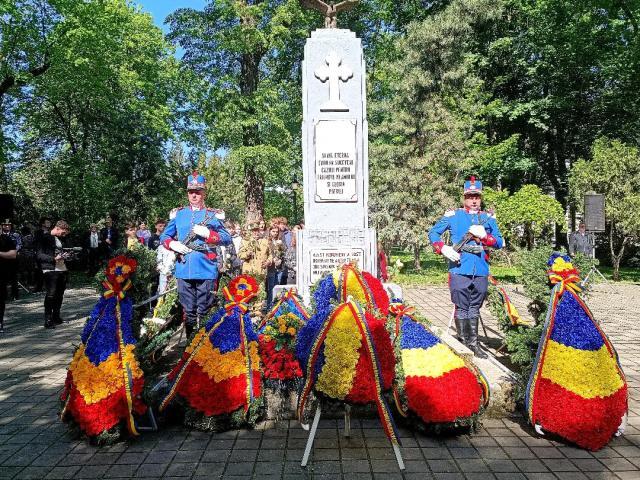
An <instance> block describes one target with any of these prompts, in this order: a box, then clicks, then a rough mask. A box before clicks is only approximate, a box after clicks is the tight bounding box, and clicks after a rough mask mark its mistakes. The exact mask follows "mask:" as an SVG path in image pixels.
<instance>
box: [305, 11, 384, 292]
mask: <svg viewBox="0 0 640 480" xmlns="http://www.w3.org/2000/svg"><path fill="white" fill-rule="evenodd" d="M319 3H323V2H319ZM343 3H344V4H347V3H349V4H350V5H352V4H354V3H356V2H343ZM324 5H325V6H326V4H324ZM340 5H341V4H338V5H337V6H340ZM333 7H336V5H334V6H333ZM334 10H335V9H334ZM327 15H329V13H327ZM332 18H333V19H334V20H335V13H334V16H333V17H332ZM332 22H333V24H335V22H334V21H333V20H332ZM332 22H329V26H330V27H332V25H331V23H332ZM325 23H326V22H325ZM302 72H303V73H302V102H303V123H302V152H303V175H304V218H305V225H306V228H305V230H302V231H299V232H298V238H297V241H298V252H297V255H298V258H297V262H298V272H297V285H296V286H297V288H298V291H299V292H300V294H301V295H302V297H303V298H304V300H305V302H307V303H308V302H309V298H310V287H311V285H313V284H314V283H315V282H316V281H317V280H319V279H320V278H322V277H323V276H324V275H326V274H327V273H329V272H331V271H333V270H334V269H335V268H336V267H338V266H340V265H342V264H344V263H345V262H348V261H356V262H357V264H358V266H359V267H360V268H361V269H363V270H366V271H368V272H371V273H372V274H373V275H375V274H376V272H377V255H376V253H377V250H376V233H375V230H373V229H371V228H369V222H368V195H369V160H368V134H367V114H366V113H367V100H366V77H365V63H364V55H363V50H362V43H361V41H360V39H358V38H357V37H356V35H355V33H354V32H352V31H350V30H343V29H337V28H324V29H319V30H316V31H314V32H312V34H311V38H309V39H308V40H307V43H306V45H305V49H304V61H303V67H302Z"/></svg>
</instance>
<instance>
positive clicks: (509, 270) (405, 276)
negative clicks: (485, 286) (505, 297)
mask: <svg viewBox="0 0 640 480" xmlns="http://www.w3.org/2000/svg"><path fill="white" fill-rule="evenodd" d="M390 257H391V258H390V259H389V265H390V266H391V267H392V266H393V265H394V263H395V261H396V260H397V259H400V260H401V261H402V263H404V267H403V269H402V272H401V273H399V274H397V275H395V276H394V277H393V278H392V279H391V281H392V282H395V283H399V284H400V285H405V286H409V285H443V284H445V283H447V263H446V260H445V259H444V258H443V257H442V256H440V255H436V254H435V253H432V252H423V253H422V255H421V257H420V266H421V267H422V269H421V270H416V269H415V268H414V266H413V254H412V253H410V252H406V251H400V250H393V251H392V254H391V255H390ZM598 268H599V269H600V271H601V272H602V273H603V274H604V276H605V277H606V278H607V280H611V274H612V271H613V269H612V268H611V267H604V266H603V267H598ZM491 273H492V274H493V276H494V277H495V278H496V279H497V280H498V281H499V282H503V283H518V282H520V277H521V275H522V271H521V270H520V268H519V267H518V266H517V265H514V266H509V265H505V264H501V263H497V262H494V263H492V264H491ZM620 277H621V281H622V282H625V283H640V269H637V268H627V267H623V268H621V269H620ZM592 278H593V279H594V281H596V282H598V281H602V280H601V279H600V277H599V276H598V278H595V277H592Z"/></svg>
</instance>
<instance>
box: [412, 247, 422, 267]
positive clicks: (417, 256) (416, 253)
mask: <svg viewBox="0 0 640 480" xmlns="http://www.w3.org/2000/svg"><path fill="white" fill-rule="evenodd" d="M413 268H414V269H416V270H422V265H420V246H419V245H414V246H413Z"/></svg>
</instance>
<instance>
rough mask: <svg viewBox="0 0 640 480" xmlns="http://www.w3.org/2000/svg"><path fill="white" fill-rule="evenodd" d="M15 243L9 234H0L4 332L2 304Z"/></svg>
mask: <svg viewBox="0 0 640 480" xmlns="http://www.w3.org/2000/svg"><path fill="white" fill-rule="evenodd" d="M16 255H17V250H16V243H15V241H14V240H13V238H11V237H10V236H9V235H0V333H3V332H4V305H5V303H6V301H7V285H8V283H9V279H10V277H9V271H10V266H11V264H12V263H15V261H16Z"/></svg>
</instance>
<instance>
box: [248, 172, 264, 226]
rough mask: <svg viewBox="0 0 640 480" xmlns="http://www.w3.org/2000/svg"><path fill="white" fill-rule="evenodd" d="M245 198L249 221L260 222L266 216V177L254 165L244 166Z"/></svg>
mask: <svg viewBox="0 0 640 480" xmlns="http://www.w3.org/2000/svg"><path fill="white" fill-rule="evenodd" d="M244 199H245V202H246V208H245V215H246V218H247V222H248V223H249V222H258V221H260V220H262V219H263V218H264V179H263V178H262V177H260V176H259V175H258V174H257V173H256V171H255V169H254V168H253V166H251V165H245V168H244Z"/></svg>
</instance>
